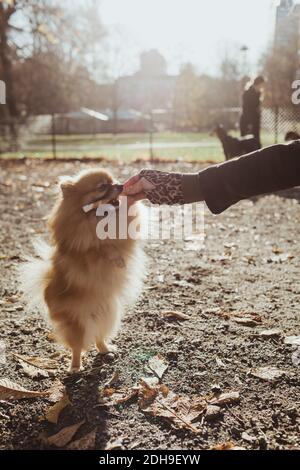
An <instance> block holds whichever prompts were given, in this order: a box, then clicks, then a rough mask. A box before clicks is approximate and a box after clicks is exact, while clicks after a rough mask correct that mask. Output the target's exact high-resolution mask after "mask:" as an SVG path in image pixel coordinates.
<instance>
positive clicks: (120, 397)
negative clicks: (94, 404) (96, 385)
mask: <svg viewBox="0 0 300 470" xmlns="http://www.w3.org/2000/svg"><path fill="white" fill-rule="evenodd" d="M137 394H138V388H137V387H133V388H122V389H119V390H117V389H115V388H104V389H103V390H102V391H101V393H100V398H99V402H100V403H101V404H103V405H112V406H115V405H121V404H122V403H126V402H127V401H129V400H131V399H132V398H134V397H136V396H137Z"/></svg>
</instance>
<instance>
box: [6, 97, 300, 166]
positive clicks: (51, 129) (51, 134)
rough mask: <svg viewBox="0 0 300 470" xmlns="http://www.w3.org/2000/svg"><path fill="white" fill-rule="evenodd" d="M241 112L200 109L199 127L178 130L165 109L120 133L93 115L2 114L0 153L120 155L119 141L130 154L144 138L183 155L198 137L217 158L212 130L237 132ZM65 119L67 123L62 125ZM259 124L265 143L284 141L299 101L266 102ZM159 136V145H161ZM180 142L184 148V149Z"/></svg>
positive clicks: (299, 119) (145, 147)
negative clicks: (285, 104)
mask: <svg viewBox="0 0 300 470" xmlns="http://www.w3.org/2000/svg"><path fill="white" fill-rule="evenodd" d="M240 114H241V109H240V108H210V109H205V110H199V116H200V117H201V116H202V117H201V126H199V127H198V129H197V130H195V128H193V129H189V128H184V129H182V130H179V129H174V128H173V126H172V116H171V115H170V119H169V118H168V116H167V115H166V114H163V113H162V114H161V115H157V116H156V117H155V120H154V121H152V122H151V126H149V122H147V121H145V122H144V123H143V126H142V127H141V122H139V123H138V126H135V124H134V122H133V121H132V122H131V121H128V123H126V121H124V122H123V123H122V126H123V127H122V126H120V127H119V129H122V132H120V133H119V134H118V135H117V136H116V135H112V134H111V133H110V132H111V131H108V130H109V127H107V126H108V125H109V123H105V125H104V126H103V127H101V123H99V122H95V120H93V118H92V117H90V118H86V119H85V120H82V119H81V120H80V121H79V120H78V121H77V120H76V118H75V117H72V119H71V118H68V117H67V116H66V115H55V116H51V115H43V116H33V117H30V118H26V119H25V118H22V119H11V120H2V121H0V154H2V155H5V156H10V155H17V156H23V155H24V156H31V155H33V156H34V155H39V156H47V157H54V158H56V157H57V156H72V154H73V153H74V154H75V152H76V156H77V157H80V156H82V157H83V156H86V155H91V156H93V155H99V154H100V155H101V156H106V154H108V155H109V156H110V155H111V156H115V155H116V156H117V157H118V158H120V159H122V156H123V153H124V152H123V153H122V152H121V151H120V148H121V147H122V148H123V150H125V151H126V152H127V153H126V152H125V153H126V155H130V153H131V152H132V151H133V150H136V152H137V151H138V144H141V146H140V150H141V152H140V153H143V151H144V155H145V156H146V155H147V154H148V155H149V154H150V155H151V156H152V155H153V152H152V148H150V147H151V146H152V145H153V142H154V146H155V141H156V145H157V147H156V152H155V153H156V155H157V156H158V157H159V156H161V155H160V154H161V153H162V156H165V155H168V144H170V149H172V151H170V155H171V156H173V157H174V156H175V157H176V152H175V150H174V149H175V148H177V149H178V152H177V153H178V155H181V154H182V156H183V158H184V157H186V158H188V157H189V154H191V156H193V151H194V149H196V148H197V144H198V143H199V147H201V146H202V148H203V152H202V153H203V155H204V154H205V155H204V156H205V157H207V158H209V157H210V155H211V156H212V157H214V158H217V154H218V152H219V150H220V146H219V142H218V141H217V139H216V138H215V137H211V136H210V132H211V131H212V130H213V128H214V127H215V126H216V124H218V123H219V124H223V125H224V127H225V128H226V129H227V130H228V131H229V132H230V131H231V132H232V133H233V135H236V136H237V135H238V134H239V117H240ZM62 119H63V122H64V126H63V128H62V127H61V122H62ZM96 124H97V126H96ZM153 124H154V125H153ZM95 126H96V127H95ZM126 126H127V127H126ZM261 128H262V136H261V137H262V139H261V140H262V143H263V145H264V146H268V145H272V144H274V143H278V142H284V140H285V135H286V133H287V132H296V133H300V106H299V107H297V106H294V107H289V108H283V107H268V108H266V107H264V108H263V110H262V119H261ZM148 134H149V136H148ZM162 136H166V137H162ZM163 138H165V140H163ZM160 142H161V144H162V146H161V147H159V143H160ZM181 144H182V145H181ZM134 146H135V147H134ZM181 148H182V149H183V148H185V153H184V152H181V151H180V149H181ZM161 149H163V152H161ZM204 149H205V150H204ZM219 153H220V152H219Z"/></svg>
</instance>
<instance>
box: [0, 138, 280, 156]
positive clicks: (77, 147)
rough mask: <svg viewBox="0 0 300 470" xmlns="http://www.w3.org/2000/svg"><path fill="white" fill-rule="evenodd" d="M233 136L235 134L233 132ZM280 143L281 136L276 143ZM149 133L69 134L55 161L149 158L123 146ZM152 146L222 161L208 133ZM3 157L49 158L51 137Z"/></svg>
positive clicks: (163, 152)
mask: <svg viewBox="0 0 300 470" xmlns="http://www.w3.org/2000/svg"><path fill="white" fill-rule="evenodd" d="M232 135H238V134H237V133H232ZM282 140H283V136H280V139H279V141H282ZM148 142H149V135H148V134H146V133H145V134H137V133H132V134H118V135H117V136H113V135H112V134H96V135H94V136H91V135H68V136H65V135H63V136H57V137H56V149H57V158H69V157H73V158H84V157H88V158H96V157H105V158H107V159H116V160H124V161H133V160H136V159H137V158H141V159H148V158H149V157H150V152H149V150H148V149H147V148H145V149H138V148H128V147H126V145H136V144H138V145H143V144H148ZM153 142H154V143H155V144H168V143H173V144H180V143H182V146H180V148H172V147H168V146H166V147H164V148H156V149H154V152H153V153H154V157H156V158H162V159H172V160H193V161H199V162H201V161H203V162H204V161H209V162H220V161H223V160H224V155H223V150H222V147H221V144H220V143H219V141H218V139H217V138H216V136H211V135H210V134H209V133H205V132H203V133H196V132H187V133H176V132H162V133H155V134H154V136H153ZM197 142H199V143H203V144H207V146H204V147H201V146H199V147H188V145H186V146H185V144H190V143H197ZM262 142H263V145H264V146H267V145H272V144H274V136H273V135H272V134H269V133H266V132H262ZM1 157H3V158H21V157H32V158H35V157H40V158H42V157H52V138H51V135H42V136H38V137H36V138H34V139H31V140H27V141H26V142H23V143H22V149H21V150H20V151H19V152H10V153H4V154H2V155H1Z"/></svg>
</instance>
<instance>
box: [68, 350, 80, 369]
mask: <svg viewBox="0 0 300 470" xmlns="http://www.w3.org/2000/svg"><path fill="white" fill-rule="evenodd" d="M80 368H81V348H78V347H74V348H72V361H71V365H70V372H78V371H79V370H80Z"/></svg>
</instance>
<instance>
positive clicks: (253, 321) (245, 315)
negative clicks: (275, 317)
mask: <svg viewBox="0 0 300 470" xmlns="http://www.w3.org/2000/svg"><path fill="white" fill-rule="evenodd" d="M212 313H214V314H215V315H217V316H219V317H222V318H224V319H225V320H232V321H234V322H236V323H239V324H241V325H245V326H256V325H258V324H259V323H261V322H262V318H261V316H260V315H259V314H258V313H255V312H220V311H215V312H212Z"/></svg>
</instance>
